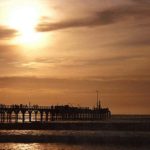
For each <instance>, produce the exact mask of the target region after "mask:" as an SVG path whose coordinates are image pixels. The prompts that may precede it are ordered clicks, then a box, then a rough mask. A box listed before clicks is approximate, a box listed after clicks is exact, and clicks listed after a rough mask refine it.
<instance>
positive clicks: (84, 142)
mask: <svg viewBox="0 0 150 150" xmlns="http://www.w3.org/2000/svg"><path fill="white" fill-rule="evenodd" d="M111 121H117V122H126V121H127V122H128V121H132V122H143V121H144V122H145V124H146V123H147V122H149V121H150V119H149V118H148V117H146V118H141V117H140V118H139V117H137V118H135V117H134V118H132V117H129V118H128V117H124V118H122V117H121V118H120V116H115V117H114V118H113V120H111ZM0 150H150V131H137V130H136V131H118V130H117V129H115V130H109V131H108V130H107V131H106V130H98V131H91V130H86V131H75V130H73V131H72V130H0Z"/></svg>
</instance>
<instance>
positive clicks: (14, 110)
mask: <svg viewBox="0 0 150 150" xmlns="http://www.w3.org/2000/svg"><path fill="white" fill-rule="evenodd" d="M110 117H111V112H110V110H109V109H108V108H100V107H96V108H93V109H90V108H88V107H85V108H84V107H72V106H69V105H59V106H58V105H57V106H38V105H33V106H30V105H29V106H28V105H22V104H20V105H4V104H0V123H19V122H20V123H25V122H28V123H31V122H41V123H43V122H47V123H48V122H51V121H86V120H87V121H92V120H94V121H98V120H106V119H109V118H110Z"/></svg>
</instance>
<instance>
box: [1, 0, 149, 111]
mask: <svg viewBox="0 0 150 150" xmlns="http://www.w3.org/2000/svg"><path fill="white" fill-rule="evenodd" d="M149 58H150V1H149V0H92V1H91V0H84V1H83V0H63V1H62V0H32V1H31V0H0V103H5V104H12V103H17V104H18V103H23V104H27V103H28V102H29V101H30V102H31V104H40V105H52V104H72V105H75V106H77V105H80V106H90V107H92V106H94V105H95V103H96V90H99V93H100V99H101V102H102V106H104V107H109V108H110V109H111V111H112V113H132V114H135V113H142V114H150V109H149V107H150V67H149V66H150V59H149Z"/></svg>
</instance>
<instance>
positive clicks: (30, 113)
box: [28, 110, 32, 122]
mask: <svg viewBox="0 0 150 150" xmlns="http://www.w3.org/2000/svg"><path fill="white" fill-rule="evenodd" d="M28 113H29V122H32V110H28Z"/></svg>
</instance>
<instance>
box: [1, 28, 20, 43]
mask: <svg viewBox="0 0 150 150" xmlns="http://www.w3.org/2000/svg"><path fill="white" fill-rule="evenodd" d="M17 33H18V31H17V30H14V29H11V28H8V27H5V26H0V40H1V39H9V38H13V37H15V36H17Z"/></svg>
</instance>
